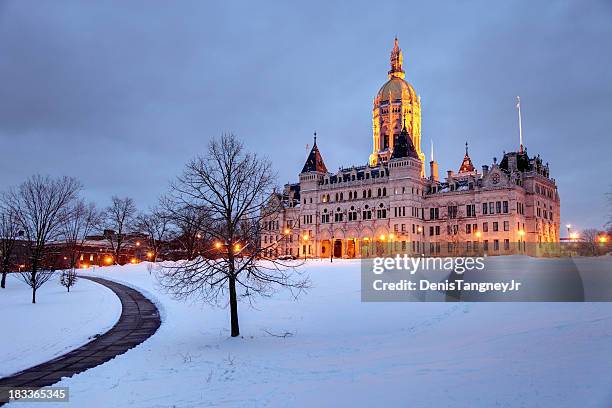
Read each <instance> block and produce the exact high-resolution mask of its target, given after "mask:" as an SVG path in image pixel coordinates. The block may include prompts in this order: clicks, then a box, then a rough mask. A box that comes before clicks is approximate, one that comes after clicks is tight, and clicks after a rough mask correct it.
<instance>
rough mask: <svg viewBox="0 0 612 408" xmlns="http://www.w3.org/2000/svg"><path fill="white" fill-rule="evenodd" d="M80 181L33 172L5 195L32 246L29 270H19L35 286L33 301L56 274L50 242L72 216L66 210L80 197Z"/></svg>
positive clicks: (29, 247) (26, 280)
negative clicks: (50, 259) (48, 260)
mask: <svg viewBox="0 0 612 408" xmlns="http://www.w3.org/2000/svg"><path fill="white" fill-rule="evenodd" d="M80 189H81V185H80V183H79V182H78V181H77V180H76V179H74V178H71V177H60V178H50V177H48V176H47V177H44V176H40V175H36V176H32V177H30V178H29V179H28V180H26V181H25V182H23V183H22V184H21V185H19V186H18V187H16V188H13V189H11V190H9V192H8V193H6V195H5V197H4V200H3V201H4V203H5V205H6V207H7V208H8V209H9V210H11V211H13V212H14V213H15V216H16V218H17V222H18V225H19V227H20V228H21V229H22V230H23V231H24V238H25V240H26V244H27V246H28V250H29V256H30V270H29V271H23V272H21V273H20V276H21V278H22V280H23V281H24V282H25V283H26V284H27V285H29V286H30V287H31V288H32V303H36V291H37V290H38V289H39V288H40V287H41V286H42V285H43V284H44V283H45V282H47V281H48V280H49V279H50V278H51V277H52V276H53V274H54V272H53V271H51V270H49V268H47V265H46V264H45V261H46V255H47V251H48V249H49V248H48V244H49V242H51V241H53V240H56V239H57V238H59V237H60V235H61V226H62V225H63V223H64V222H66V217H69V216H70V213H69V211H67V210H68V209H69V208H70V206H71V205H72V204H73V203H74V201H75V199H76V198H77V194H78V192H79V190H80Z"/></svg>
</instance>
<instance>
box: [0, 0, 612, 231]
mask: <svg viewBox="0 0 612 408" xmlns="http://www.w3.org/2000/svg"><path fill="white" fill-rule="evenodd" d="M611 22H612V7H611V6H610V4H609V3H607V2H605V1H601V2H556V3H552V2H533V1H524V2H511V3H510V2H508V3H499V4H496V5H495V6H494V7H493V6H492V5H491V3H490V2H484V1H482V2H479V1H476V2H457V3H447V4H445V5H444V6H440V5H426V4H421V3H417V4H409V3H407V2H401V1H398V2H391V3H388V2H387V3H385V4H384V5H381V4H375V3H373V2H359V3H351V6H350V7H348V6H347V5H345V4H340V3H338V4H330V3H329V2H308V3H302V4H296V5H290V4H286V3H282V2H279V3H269V2H265V3H253V4H251V3H249V2H244V3H229V4H223V5H222V4H220V3H218V4H216V5H213V4H209V3H208V2H187V1H183V2H178V3H168V2H129V3H126V2H100V3H91V2H87V3H83V2H76V1H75V2H68V1H61V2H42V3H41V2H27V1H19V2H17V1H14V2H4V3H0V55H1V56H2V57H1V58H0V78H2V86H1V87H0V151H1V156H0V158H1V159H0V174H2V177H1V178H0V189H3V188H6V187H7V186H8V185H11V184H15V183H18V182H20V181H21V180H22V179H24V178H25V177H26V176H27V175H29V174H31V173H33V172H41V173H50V174H71V175H78V176H79V177H80V178H81V179H82V180H83V182H84V184H85V185H86V187H87V190H86V193H87V195H88V196H89V197H90V198H91V199H94V200H97V201H101V202H102V203H104V202H106V201H107V200H108V198H109V197H110V196H111V195H112V194H129V195H132V196H133V197H134V198H135V199H136V200H137V203H138V204H139V205H140V206H141V207H146V206H147V205H150V204H152V203H153V202H154V201H155V198H156V197H157V195H158V194H159V193H161V192H162V191H163V190H164V189H165V187H166V184H167V181H168V180H169V179H171V178H172V177H173V176H174V175H175V174H177V173H178V171H180V169H181V167H182V166H183V164H184V162H185V161H186V160H188V159H189V158H190V157H191V156H193V155H194V154H196V153H198V152H200V151H203V150H204V147H205V144H206V143H207V141H208V140H209V139H210V138H211V137H214V136H217V135H219V134H220V133H222V132H227V131H231V132H234V133H236V134H237V135H239V136H240V137H241V138H242V139H244V140H245V142H246V144H247V145H248V147H249V148H250V149H252V150H255V151H257V152H259V153H261V154H266V155H268V156H270V157H271V158H272V159H273V160H274V162H275V165H276V166H277V169H278V172H279V174H280V180H279V181H280V182H281V183H282V182H286V181H290V180H291V181H293V180H295V179H296V177H297V172H299V170H300V169H301V166H302V164H303V161H304V160H305V157H306V153H307V152H306V144H307V143H312V141H311V135H312V132H313V131H314V130H317V131H318V133H319V135H320V138H319V145H320V149H321V151H322V153H323V155H324V159H325V161H326V163H327V165H328V168H330V169H334V168H336V167H338V166H341V165H344V166H348V165H352V164H361V163H365V162H366V160H367V156H368V154H369V150H370V148H371V107H372V105H371V104H372V98H373V97H374V95H375V94H376V92H377V91H378V88H379V87H380V86H381V85H382V83H383V82H384V81H385V79H386V71H387V70H388V67H387V65H388V55H389V51H390V48H391V44H392V39H393V36H394V35H396V34H397V35H398V36H399V38H400V45H401V47H402V48H403V50H404V53H405V68H406V72H407V79H408V80H409V81H410V82H411V83H412V84H413V85H414V87H415V89H416V90H417V92H418V93H419V94H420V95H421V96H422V98H423V134H424V141H423V148H425V149H428V146H429V138H433V139H434V140H435V143H436V146H437V148H436V152H437V153H436V155H437V159H438V160H439V162H440V167H441V170H443V169H446V168H449V169H455V170H456V168H457V167H458V166H459V163H460V161H461V158H462V154H463V153H462V152H463V143H464V142H465V141H466V140H468V141H469V142H470V146H471V147H470V151H471V153H472V157H473V159H474V161H475V162H476V163H477V164H478V165H481V164H486V163H490V162H491V160H492V157H493V156H497V157H500V156H501V154H502V152H503V150H510V149H514V148H516V144H517V133H518V131H517V125H516V111H515V108H514V98H515V96H516V95H517V94H520V95H521V97H522V101H523V107H524V125H525V137H526V144H527V146H528V149H529V151H530V153H540V154H542V156H543V157H544V160H546V161H549V162H550V164H551V167H552V172H553V176H554V177H556V179H557V181H558V183H559V187H560V192H561V195H562V200H563V202H562V217H563V222H571V223H573V224H576V225H584V226H591V225H593V226H598V225H599V224H601V222H602V217H603V215H604V214H605V197H604V193H605V192H606V191H608V190H609V189H610V186H609V185H606V183H607V181H606V179H605V178H603V177H602V175H604V174H607V156H609V152H610V151H611V150H612V149H611V148H612V142H610V138H609V136H608V133H609V129H610V128H611V127H612V115H610V114H609V112H610V110H611V108H612V106H611V104H612V102H610V101H612V70H610V66H611V65H612V43H610V41H608V40H607V39H609V38H611V37H612V24H610V23H611ZM600 179H601V180H600ZM594 186H596V187H595V188H594ZM587 209H588V211H586V210H587Z"/></svg>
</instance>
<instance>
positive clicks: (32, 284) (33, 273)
mask: <svg viewBox="0 0 612 408" xmlns="http://www.w3.org/2000/svg"><path fill="white" fill-rule="evenodd" d="M36 272H38V264H37V262H32V277H31V278H30V279H32V281H31V282H30V283H31V286H32V303H36Z"/></svg>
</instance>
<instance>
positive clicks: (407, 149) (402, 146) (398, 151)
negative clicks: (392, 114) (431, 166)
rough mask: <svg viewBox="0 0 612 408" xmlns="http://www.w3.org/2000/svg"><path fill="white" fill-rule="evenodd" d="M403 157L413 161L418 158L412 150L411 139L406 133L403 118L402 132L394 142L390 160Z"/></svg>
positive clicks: (414, 150)
mask: <svg viewBox="0 0 612 408" xmlns="http://www.w3.org/2000/svg"><path fill="white" fill-rule="evenodd" d="M404 157H413V158H415V159H418V158H419V154H418V153H417V151H416V149H415V148H414V143H412V138H411V137H410V134H409V133H408V129H406V119H405V118H404V127H403V128H402V131H401V132H400V133H399V135H397V137H396V138H395V141H394V143H393V154H392V155H391V158H392V159H400V158H404Z"/></svg>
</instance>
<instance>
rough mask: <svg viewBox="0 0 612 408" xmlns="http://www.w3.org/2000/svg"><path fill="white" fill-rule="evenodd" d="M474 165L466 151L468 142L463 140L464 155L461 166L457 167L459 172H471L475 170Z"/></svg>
mask: <svg viewBox="0 0 612 408" xmlns="http://www.w3.org/2000/svg"><path fill="white" fill-rule="evenodd" d="M475 170H476V169H475V168H474V165H473V164H472V159H471V158H470V155H469V153H468V143H467V142H465V156H463V161H462V162H461V166H460V167H459V174H461V173H471V172H473V171H475Z"/></svg>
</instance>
